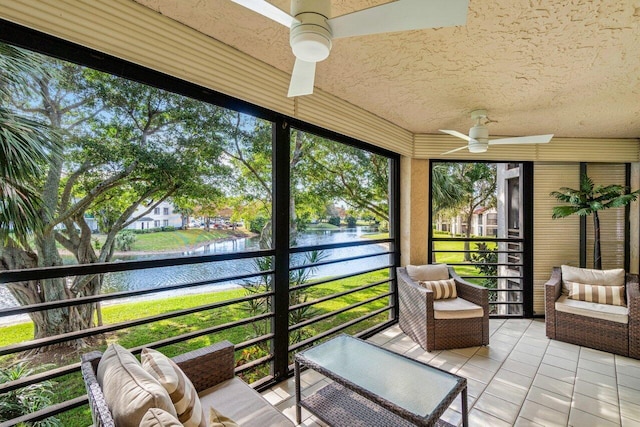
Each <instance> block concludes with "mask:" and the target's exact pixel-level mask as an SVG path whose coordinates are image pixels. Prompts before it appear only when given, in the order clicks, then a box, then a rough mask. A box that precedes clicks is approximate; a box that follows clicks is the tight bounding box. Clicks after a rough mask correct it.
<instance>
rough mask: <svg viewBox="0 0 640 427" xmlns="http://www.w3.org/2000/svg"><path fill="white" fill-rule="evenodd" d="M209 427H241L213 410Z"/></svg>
mask: <svg viewBox="0 0 640 427" xmlns="http://www.w3.org/2000/svg"><path fill="white" fill-rule="evenodd" d="M209 427H239V426H238V424H237V423H236V422H235V421H233V420H232V419H231V418H229V417H226V416H224V415H222V414H221V413H220V412H218V411H216V410H215V409H214V408H211V413H210V414H209Z"/></svg>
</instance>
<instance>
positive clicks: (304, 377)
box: [300, 369, 325, 386]
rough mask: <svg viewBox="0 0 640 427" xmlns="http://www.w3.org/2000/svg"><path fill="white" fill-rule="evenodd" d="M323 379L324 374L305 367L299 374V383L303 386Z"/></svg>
mask: <svg viewBox="0 0 640 427" xmlns="http://www.w3.org/2000/svg"><path fill="white" fill-rule="evenodd" d="M323 379H325V376H324V375H322V374H321V373H319V372H317V371H314V370H313V369H307V370H305V371H304V372H302V373H301V374H300V384H302V385H303V386H310V385H313V384H315V383H317V382H318V381H322V380H323Z"/></svg>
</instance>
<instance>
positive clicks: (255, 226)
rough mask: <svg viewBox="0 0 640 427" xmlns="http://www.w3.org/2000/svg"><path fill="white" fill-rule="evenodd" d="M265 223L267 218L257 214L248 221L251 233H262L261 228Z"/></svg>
mask: <svg viewBox="0 0 640 427" xmlns="http://www.w3.org/2000/svg"><path fill="white" fill-rule="evenodd" d="M266 223H267V218H265V217H263V216H257V217H255V218H254V219H252V220H251V221H250V222H249V231H251V232H253V233H262V229H263V228H264V226H265V224H266Z"/></svg>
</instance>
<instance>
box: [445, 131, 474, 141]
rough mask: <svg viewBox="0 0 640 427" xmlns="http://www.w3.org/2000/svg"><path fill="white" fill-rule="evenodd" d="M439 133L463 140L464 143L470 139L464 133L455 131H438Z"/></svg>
mask: <svg viewBox="0 0 640 427" xmlns="http://www.w3.org/2000/svg"><path fill="white" fill-rule="evenodd" d="M440 132H444V133H448V134H449V135H452V136H456V137H458V138H461V139H464V140H465V141H470V140H471V138H469V137H468V136H467V135H465V134H464V133H461V132H458V131H457V130H446V129H440Z"/></svg>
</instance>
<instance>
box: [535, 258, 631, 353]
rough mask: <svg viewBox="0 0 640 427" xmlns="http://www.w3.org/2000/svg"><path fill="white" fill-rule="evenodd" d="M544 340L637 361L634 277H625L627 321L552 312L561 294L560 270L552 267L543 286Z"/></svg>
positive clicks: (629, 275)
mask: <svg viewBox="0 0 640 427" xmlns="http://www.w3.org/2000/svg"><path fill="white" fill-rule="evenodd" d="M544 289H545V324H546V330H547V337H549V338H551V339H555V340H559V341H565V342H568V343H572V344H577V345H581V346H584V347H590V348H594V349H597V350H602V351H607V352H609V353H615V354H620V355H622V356H628V357H633V358H635V359H640V290H639V285H638V275H636V274H626V278H625V293H626V303H627V307H626V310H627V312H628V322H627V323H624V322H621V321H612V320H605V319H601V318H597V317H591V316H586V315H580V314H576V313H568V312H565V311H559V310H557V309H556V303H557V301H558V299H559V298H560V297H561V295H562V270H561V268H560V267H554V268H553V271H552V273H551V278H550V279H549V281H547V283H545V285H544Z"/></svg>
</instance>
